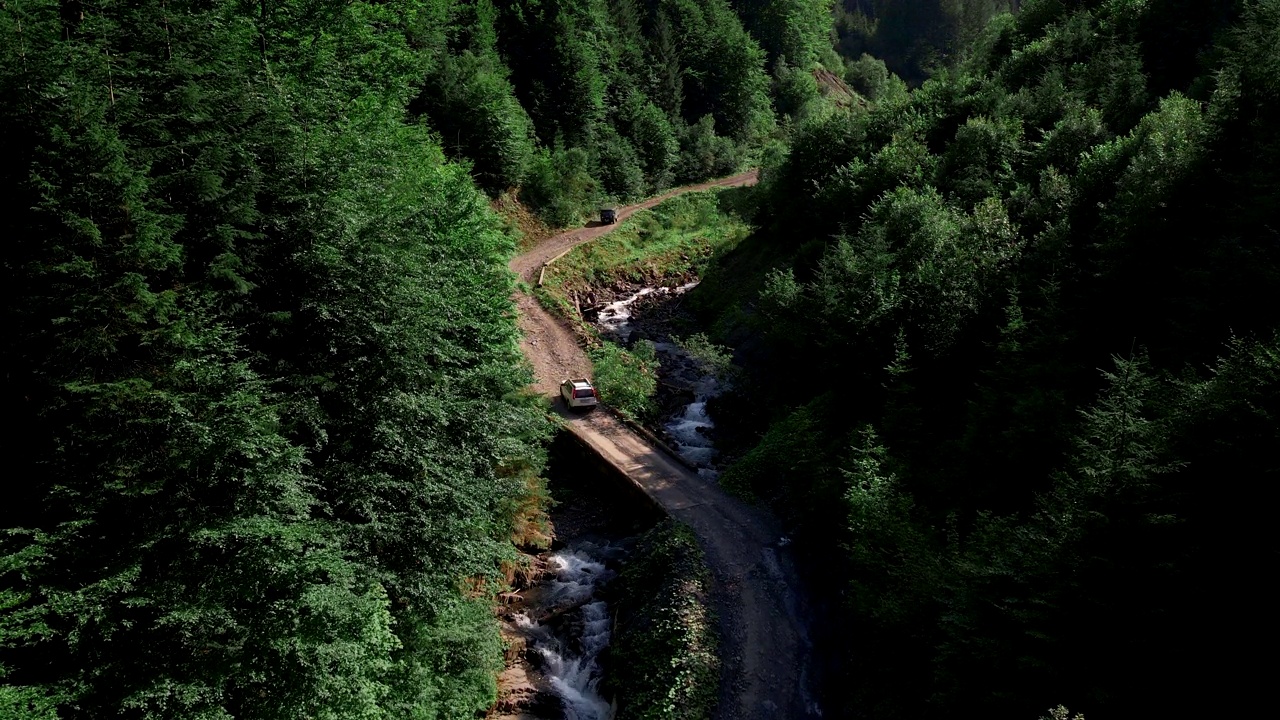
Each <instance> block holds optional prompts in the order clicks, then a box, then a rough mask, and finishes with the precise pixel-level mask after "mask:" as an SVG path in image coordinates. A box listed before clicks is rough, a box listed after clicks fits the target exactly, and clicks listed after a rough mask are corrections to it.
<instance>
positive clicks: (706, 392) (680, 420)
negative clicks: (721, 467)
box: [662, 343, 720, 476]
mask: <svg viewBox="0 0 1280 720" xmlns="http://www.w3.org/2000/svg"><path fill="white" fill-rule="evenodd" d="M662 344H663V345H667V343H662ZM671 352H673V353H675V352H680V353H683V352H684V351H683V350H680V348H678V347H674V346H672V348H671ZM719 392H720V383H719V382H718V381H716V379H715V378H714V377H712V376H705V377H702V378H699V379H698V382H697V383H696V384H695V385H694V386H693V402H691V403H689V404H688V405H685V406H684V412H682V413H680V414H679V415H676V416H674V417H672V418H671V419H670V420H668V421H667V423H666V424H665V425H664V426H663V427H665V428H666V430H667V432H668V433H670V434H671V438H672V439H673V440H675V445H676V447H675V451H676V452H678V453H680V457H682V458H684V459H685V460H687V461H689V462H690V463H693V464H694V465H697V466H699V468H700V469H699V470H698V473H699V474H701V475H707V474H708V473H711V474H712V475H713V476H714V474H715V471H714V470H712V469H710V468H708V467H705V466H707V465H710V464H711V463H712V462H713V461H714V460H715V459H716V454H717V451H716V448H715V444H714V443H712V442H711V438H710V437H709V436H708V435H707V434H706V433H707V432H709V431H710V430H711V429H712V428H714V427H715V423H714V422H712V421H711V416H709V415H707V400H709V399H710V398H712V397H714V396H715V395H717V394H718V393H719Z"/></svg>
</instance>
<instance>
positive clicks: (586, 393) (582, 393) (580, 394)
mask: <svg viewBox="0 0 1280 720" xmlns="http://www.w3.org/2000/svg"><path fill="white" fill-rule="evenodd" d="M573 396H574V397H576V398H588V397H595V393H593V392H591V391H590V390H574V391H573Z"/></svg>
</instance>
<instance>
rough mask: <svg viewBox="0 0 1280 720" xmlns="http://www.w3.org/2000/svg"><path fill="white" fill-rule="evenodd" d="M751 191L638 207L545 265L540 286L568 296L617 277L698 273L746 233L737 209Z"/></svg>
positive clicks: (660, 280)
mask: <svg viewBox="0 0 1280 720" xmlns="http://www.w3.org/2000/svg"><path fill="white" fill-rule="evenodd" d="M752 192H753V189H752V188H716V189H713V190H707V191H704V192H696V193H686V194H684V195H679V196H676V197H673V198H671V199H669V200H666V201H664V202H662V203H661V204H659V205H657V206H655V207H653V208H652V209H650V210H643V211H641V212H638V213H636V214H635V215H632V216H631V217H630V218H628V219H627V220H626V221H625V222H623V223H622V225H621V226H620V227H619V228H618V229H617V230H614V231H613V232H611V233H609V234H608V235H605V236H603V237H600V238H598V239H596V240H593V241H592V242H589V243H586V244H583V245H579V246H578V247H576V248H574V249H573V250H571V251H570V252H569V254H567V255H565V256H564V257H562V258H560V259H559V260H557V261H556V262H555V264H554V265H552V266H551V267H549V268H547V273H546V276H545V277H544V280H543V287H545V288H546V289H547V290H548V291H549V292H551V293H553V294H558V295H560V296H562V297H565V298H569V297H571V296H572V295H574V294H575V293H577V294H583V293H586V292H589V291H591V290H593V289H597V288H602V287H606V286H609V285H612V284H614V283H616V282H618V281H627V282H631V283H644V284H647V285H662V284H673V283H675V282H677V281H680V280H683V279H684V278H688V277H690V276H700V275H701V273H702V271H703V269H704V268H705V267H706V266H707V265H708V264H709V261H710V260H711V259H712V258H714V257H716V256H718V255H720V254H722V253H725V252H728V251H730V250H732V249H733V248H734V247H737V245H738V243H739V242H741V241H742V239H743V238H745V237H746V236H747V234H748V233H749V232H750V230H751V227H750V226H749V225H748V224H747V222H746V220H745V219H744V218H743V213H742V208H743V206H744V205H745V204H746V202H747V199H748V197H749V195H750V193H752Z"/></svg>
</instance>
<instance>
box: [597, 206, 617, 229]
mask: <svg viewBox="0 0 1280 720" xmlns="http://www.w3.org/2000/svg"><path fill="white" fill-rule="evenodd" d="M600 222H602V223H604V224H605V225H612V224H614V223H616V222H618V210H617V208H611V207H609V208H600Z"/></svg>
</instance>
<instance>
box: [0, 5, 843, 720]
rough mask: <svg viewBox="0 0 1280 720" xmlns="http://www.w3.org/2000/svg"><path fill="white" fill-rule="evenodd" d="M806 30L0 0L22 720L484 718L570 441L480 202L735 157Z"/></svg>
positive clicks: (503, 14) (7, 354)
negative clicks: (547, 456)
mask: <svg viewBox="0 0 1280 720" xmlns="http://www.w3.org/2000/svg"><path fill="white" fill-rule="evenodd" d="M792 4H793V5H794V6H795V7H794V8H792V10H793V11H794V12H795V13H797V14H800V13H802V11H804V12H811V11H812V7H810V6H809V5H803V7H802V4H800V3H792ZM753 7H754V10H755V11H756V12H757V15H755V16H753V17H759V18H765V17H770V18H772V17H778V16H786V13H787V12H789V11H787V10H786V8H787V7H788V5H787V4H786V3H783V2H781V1H780V0H778V1H775V2H772V3H763V4H759V5H757V6H753ZM770 13H772V14H770ZM762 22H763V21H762ZM766 24H767V23H766ZM809 24H810V25H815V26H820V27H818V28H817V30H816V31H813V32H817V34H816V35H813V34H812V33H811V31H810V30H809V29H807V28H808V26H806V25H799V26H797V28H798V29H797V31H796V32H795V33H791V34H787V35H786V36H785V37H778V38H769V39H768V42H769V43H773V44H772V45H769V46H768V47H770V48H771V50H768V51H767V50H766V49H765V47H764V46H762V45H761V44H760V43H758V42H757V41H756V40H754V39H753V38H752V36H750V35H749V34H748V33H747V31H746V30H745V29H744V26H743V23H742V20H741V19H740V16H739V15H738V14H737V13H736V12H735V11H734V9H733V8H732V7H731V6H730V5H729V4H727V3H726V2H725V0H656V1H654V2H635V1H633V0H611V1H610V2H605V1H604V0H589V1H586V2H575V3H569V2H536V1H533V0H513V1H510V2H504V1H501V0H499V1H498V2H489V1H488V0H476V1H473V2H454V1H451V0H434V1H433V0H426V1H422V2H418V1H410V0H392V1H391V2H360V1H356V2H330V1H329V0H320V1H319V2H306V3H299V2H278V3H266V2H263V3H238V2H221V1H220V0H213V1H212V2H199V3H191V2H185V1H183V0H159V1H151V0H137V1H132V2H123V3H120V2H109V1H102V2H96V1H93V0H60V1H58V2H54V1H52V0H5V2H4V3H3V4H0V61H2V62H0V134H3V136H4V142H3V144H0V193H2V194H3V196H4V197H5V198H6V200H7V201H8V202H7V203H6V205H8V207H9V208H10V210H9V211H7V212H6V213H4V215H3V216H2V217H0V228H2V229H3V233H2V234H3V237H4V238H5V247H4V251H3V278H4V285H5V286H6V288H8V290H9V293H10V298H11V299H10V301H9V303H8V304H7V306H6V310H5V319H6V322H5V327H6V335H7V337H6V341H5V343H4V349H3V366H4V390H3V392H4V411H5V420H6V422H5V426H6V427H7V428H8V436H7V440H8V442H7V443H6V447H7V448H8V451H9V452H8V458H7V460H8V465H9V468H10V469H9V471H8V476H9V477H10V478H11V480H10V482H9V483H8V484H7V488H8V489H7V496H6V499H5V502H4V503H0V527H2V528H4V532H3V535H0V717H3V718H14V719H15V720H18V719H21V720H38V719H45V718H55V717H59V718H102V717H120V718H160V717H164V718H176V717H181V718H197V717H198V718H231V717H239V718H376V717H397V718H403V717H414V718H438V717H441V718H443V717H473V716H474V715H475V714H476V713H477V712H478V711H483V710H484V709H485V708H486V707H488V706H489V705H490V704H491V703H492V701H493V697H494V688H495V685H494V671H495V670H496V669H498V668H500V667H501V662H502V646H501V642H500V640H499V637H498V634H497V626H496V622H495V621H494V619H493V613H492V598H493V595H494V593H495V592H496V590H497V587H498V583H500V582H501V580H502V578H503V576H504V575H503V574H504V572H506V571H508V570H509V569H510V567H511V565H512V563H515V562H518V558H517V554H516V551H515V548H516V545H517V544H519V543H522V542H536V541H537V540H538V539H539V538H541V537H543V534H542V532H543V528H541V527H540V523H541V522H542V519H541V518H542V515H541V511H540V508H541V507H542V506H543V503H544V502H545V490H544V488H543V486H542V481H541V480H540V479H539V473H540V468H541V466H542V462H543V456H544V451H543V447H542V446H543V441H544V439H545V436H546V434H547V432H548V431H549V430H548V424H547V423H546V422H545V421H544V420H543V410H542V407H541V405H540V403H539V402H537V401H534V400H532V399H528V398H525V397H524V396H523V395H522V394H521V391H522V388H523V386H524V385H525V384H526V381H527V380H528V374H527V371H526V370H525V369H524V368H523V365H522V361H521V359H520V357H519V351H518V347H517V343H516V339H517V336H516V329H515V323H514V311H513V306H512V303H511V301H510V293H511V290H512V288H513V279H512V278H511V277H510V275H509V273H508V271H507V269H506V263H507V261H508V259H509V258H510V256H511V253H512V252H513V249H514V246H515V239H514V237H513V235H512V233H511V232H510V231H509V230H508V229H507V228H506V226H505V225H504V223H503V221H502V220H501V219H500V218H499V217H498V216H497V215H496V214H495V213H494V212H493V211H492V210H491V208H490V201H491V200H492V198H494V197H496V196H497V195H499V194H502V193H507V192H511V191H517V190H518V192H519V196H520V197H521V199H523V200H524V201H525V202H527V203H528V204H529V205H531V206H532V207H533V208H535V209H536V210H538V211H539V212H541V213H543V215H544V217H546V218H547V219H548V220H549V221H550V222H552V223H567V222H571V221H575V220H576V219H577V218H578V216H579V213H580V212H581V211H582V210H583V209H584V208H586V207H589V206H590V204H591V203H595V202H599V201H601V200H608V199H621V198H627V197H633V196H636V195H640V194H644V193H648V192H650V191H652V190H654V189H657V188H661V187H665V186H668V185H670V184H672V183H675V182H680V181H684V180H693V179H702V178H704V177H707V176H709V175H713V174H720V173H724V172H727V171H729V170H732V169H735V168H737V167H738V166H739V165H741V164H743V163H744V162H746V161H748V160H750V159H751V158H752V157H753V153H759V152H760V148H761V147H762V146H763V145H764V144H765V143H766V142H776V139H774V133H775V131H776V128H777V121H776V119H775V111H774V102H773V100H772V97H773V94H774V83H775V77H776V72H777V71H779V70H781V71H788V70H790V69H791V68H793V67H794V66H795V64H796V63H803V62H813V61H814V60H813V58H811V57H809V56H805V57H804V58H798V57H795V55H797V54H801V53H803V52H812V51H813V48H815V47H819V46H821V45H822V43H823V42H825V38H826V32H827V31H828V26H826V25H822V23H820V22H816V21H815V22H810V23H809ZM815 38H816V39H815ZM828 49H829V48H828ZM768 52H775V53H777V54H778V56H779V57H780V56H781V54H782V53H783V52H786V53H791V54H792V57H791V59H789V60H785V61H781V62H779V60H777V59H776V58H775V59H774V60H773V64H772V65H770V60H769V55H768ZM792 72H794V71H792Z"/></svg>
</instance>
